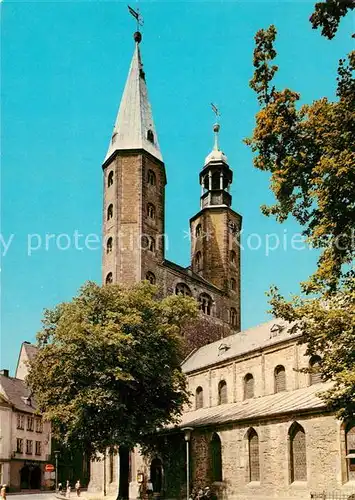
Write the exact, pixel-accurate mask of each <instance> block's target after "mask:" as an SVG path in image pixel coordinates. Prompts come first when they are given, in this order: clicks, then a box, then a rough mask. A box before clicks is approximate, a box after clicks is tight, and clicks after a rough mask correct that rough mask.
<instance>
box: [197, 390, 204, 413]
mask: <svg viewBox="0 0 355 500" xmlns="http://www.w3.org/2000/svg"><path fill="white" fill-rule="evenodd" d="M200 408H203V389H202V387H197V389H196V410H199V409H200Z"/></svg>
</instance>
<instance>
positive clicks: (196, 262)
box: [195, 252, 202, 271]
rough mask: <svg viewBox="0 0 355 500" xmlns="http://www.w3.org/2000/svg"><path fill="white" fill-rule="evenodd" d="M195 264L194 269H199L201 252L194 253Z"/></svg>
mask: <svg viewBox="0 0 355 500" xmlns="http://www.w3.org/2000/svg"><path fill="white" fill-rule="evenodd" d="M195 265H196V269H197V270H198V271H199V270H200V269H201V265H202V255H201V252H197V253H196V255H195Z"/></svg>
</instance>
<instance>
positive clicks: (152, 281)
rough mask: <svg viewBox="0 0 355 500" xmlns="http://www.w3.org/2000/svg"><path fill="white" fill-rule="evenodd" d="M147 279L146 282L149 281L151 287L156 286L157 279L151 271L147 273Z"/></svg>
mask: <svg viewBox="0 0 355 500" xmlns="http://www.w3.org/2000/svg"><path fill="white" fill-rule="evenodd" d="M145 278H146V280H148V281H149V283H150V284H151V285H155V283H156V282H157V280H156V277H155V274H154V273H152V272H151V271H148V272H147V274H146V275H145Z"/></svg>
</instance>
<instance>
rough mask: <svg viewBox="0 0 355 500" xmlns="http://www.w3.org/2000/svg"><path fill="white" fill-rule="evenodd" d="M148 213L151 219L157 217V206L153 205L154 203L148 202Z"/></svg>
mask: <svg viewBox="0 0 355 500" xmlns="http://www.w3.org/2000/svg"><path fill="white" fill-rule="evenodd" d="M147 214H148V217H149V218H150V219H155V206H154V205H153V203H148V205H147Z"/></svg>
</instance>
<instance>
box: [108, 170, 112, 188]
mask: <svg viewBox="0 0 355 500" xmlns="http://www.w3.org/2000/svg"><path fill="white" fill-rule="evenodd" d="M112 184H113V170H111V172H110V173H109V174H108V176H107V187H110V186H112Z"/></svg>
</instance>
